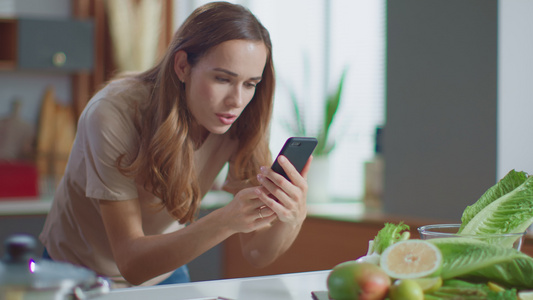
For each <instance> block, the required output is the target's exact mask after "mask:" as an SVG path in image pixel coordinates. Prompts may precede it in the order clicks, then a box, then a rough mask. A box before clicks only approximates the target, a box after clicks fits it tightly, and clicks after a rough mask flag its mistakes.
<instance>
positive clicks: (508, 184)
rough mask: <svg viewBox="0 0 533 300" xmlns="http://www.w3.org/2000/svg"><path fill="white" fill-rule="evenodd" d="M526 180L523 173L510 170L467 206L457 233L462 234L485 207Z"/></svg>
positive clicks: (525, 175)
mask: <svg viewBox="0 0 533 300" xmlns="http://www.w3.org/2000/svg"><path fill="white" fill-rule="evenodd" d="M526 179H527V174H526V173H525V172H517V171H515V170H511V171H510V172H509V173H507V175H505V176H504V177H503V178H502V179H501V180H500V181H499V182H498V183H497V184H496V185H494V186H492V187H491V188H489V189H488V190H487V191H486V192H485V193H484V194H483V195H482V196H481V197H480V198H479V200H478V201H476V203H474V204H473V205H470V206H468V207H467V208H466V209H465V210H464V212H463V216H462V217H461V227H460V228H459V231H458V233H462V231H463V229H464V228H465V226H466V225H467V224H468V223H469V222H470V221H471V220H472V219H473V218H474V217H475V216H476V215H477V214H478V213H479V212H481V211H482V210H483V209H484V208H485V207H487V206H488V205H489V204H491V203H492V202H494V201H495V200H497V199H498V198H500V197H502V196H504V195H505V194H507V193H510V192H511V191H513V190H514V189H516V188H517V187H518V186H520V185H521V184H522V183H524V182H525V181H526Z"/></svg>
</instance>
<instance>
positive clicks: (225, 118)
mask: <svg viewBox="0 0 533 300" xmlns="http://www.w3.org/2000/svg"><path fill="white" fill-rule="evenodd" d="M216 115H217V117H218V119H219V120H220V122H221V123H222V124H224V125H231V124H233V122H235V120H236V119H237V116H236V115H232V114H216Z"/></svg>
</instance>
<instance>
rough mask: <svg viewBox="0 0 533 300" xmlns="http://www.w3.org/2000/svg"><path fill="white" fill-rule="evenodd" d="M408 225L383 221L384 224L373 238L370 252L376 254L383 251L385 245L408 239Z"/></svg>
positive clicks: (385, 247) (409, 234)
mask: <svg viewBox="0 0 533 300" xmlns="http://www.w3.org/2000/svg"><path fill="white" fill-rule="evenodd" d="M406 230H409V225H407V224H404V223H403V222H400V223H399V224H392V223H385V226H384V227H383V228H382V229H381V230H380V231H379V232H378V235H376V237H375V238H374V242H373V244H372V246H371V247H372V248H373V249H372V250H373V251H371V252H376V253H378V254H381V253H383V251H385V249H387V247H389V246H390V245H392V244H394V243H396V242H399V241H404V240H408V239H409V237H410V236H411V233H410V232H409V231H406Z"/></svg>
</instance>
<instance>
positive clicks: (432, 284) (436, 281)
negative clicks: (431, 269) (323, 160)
mask: <svg viewBox="0 0 533 300" xmlns="http://www.w3.org/2000/svg"><path fill="white" fill-rule="evenodd" d="M413 280H414V281H416V283H418V285H419V286H420V287H421V288H422V290H423V291H424V293H428V294H429V293H433V292H435V291H437V290H438V289H440V287H441V286H442V278H440V277H438V276H437V277H422V278H414V279H413Z"/></svg>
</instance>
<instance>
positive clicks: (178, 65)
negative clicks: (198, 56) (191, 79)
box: [174, 50, 190, 83]
mask: <svg viewBox="0 0 533 300" xmlns="http://www.w3.org/2000/svg"><path fill="white" fill-rule="evenodd" d="M189 71H190V66H189V62H188V61H187V52H185V51H183V50H180V51H178V52H176V54H175V55H174V72H176V76H178V78H179V80H180V81H181V82H182V83H183V82H185V80H186V79H187V76H188V75H189Z"/></svg>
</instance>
